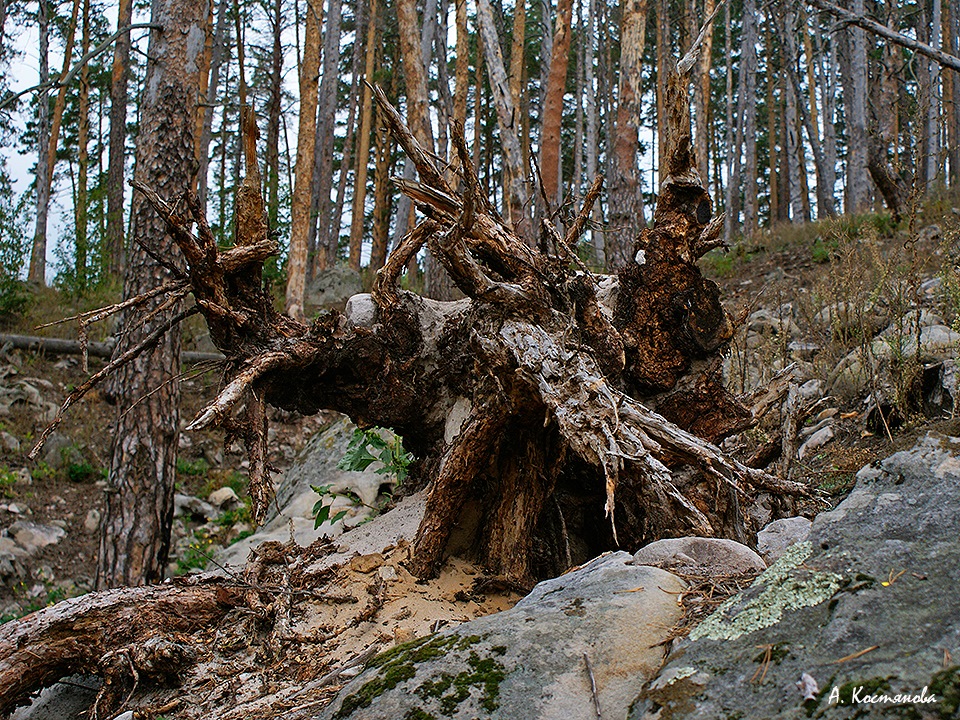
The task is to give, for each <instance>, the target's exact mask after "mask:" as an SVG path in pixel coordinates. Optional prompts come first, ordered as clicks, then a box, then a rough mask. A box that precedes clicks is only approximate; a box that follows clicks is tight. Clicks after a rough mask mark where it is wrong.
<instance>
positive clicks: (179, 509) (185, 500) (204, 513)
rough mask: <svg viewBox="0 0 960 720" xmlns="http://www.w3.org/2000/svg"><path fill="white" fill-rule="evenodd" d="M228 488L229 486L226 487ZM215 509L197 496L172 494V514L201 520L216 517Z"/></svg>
mask: <svg viewBox="0 0 960 720" xmlns="http://www.w3.org/2000/svg"><path fill="white" fill-rule="evenodd" d="M227 489H229V488H227ZM217 514H218V513H217V509H216V508H215V507H214V506H213V505H211V504H210V503H208V502H206V501H205V500H201V499H200V498H198V497H193V496H192V495H183V494H182V493H177V494H176V495H174V496H173V516H174V517H185V516H186V517H193V518H197V519H201V520H213V519H214V518H215V517H217Z"/></svg>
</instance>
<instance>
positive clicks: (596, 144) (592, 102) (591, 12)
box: [583, 0, 606, 268]
mask: <svg viewBox="0 0 960 720" xmlns="http://www.w3.org/2000/svg"><path fill="white" fill-rule="evenodd" d="M596 35H597V0H588V4H587V32H586V36H585V37H584V39H583V40H584V44H585V46H586V48H587V49H586V57H585V62H584V73H583V74H584V86H585V87H586V101H587V111H586V115H587V117H586V120H587V130H586V132H587V138H586V154H587V157H586V164H587V182H588V183H589V182H593V178H595V177H596V176H597V172H598V170H599V168H598V166H597V155H598V152H599V148H600V134H599V132H598V130H597V128H598V125H599V118H598V117H597V96H596V92H597V82H596V77H595V73H594V63H595V62H596V54H597V52H596V43H595V41H594V38H595V37H596ZM593 221H594V224H595V226H596V227H594V228H591V230H590V244H591V248H592V253H593V258H592V259H593V264H594V265H595V266H596V267H598V268H604V267H605V266H606V257H605V255H604V243H603V233H602V232H600V231H599V229H598V228H599V227H600V226H602V225H603V208H602V206H601V204H600V203H599V202H598V203H595V204H594V206H593Z"/></svg>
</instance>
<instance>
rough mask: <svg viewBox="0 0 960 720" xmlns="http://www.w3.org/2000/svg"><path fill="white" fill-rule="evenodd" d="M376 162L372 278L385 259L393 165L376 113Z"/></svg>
mask: <svg viewBox="0 0 960 720" xmlns="http://www.w3.org/2000/svg"><path fill="white" fill-rule="evenodd" d="M377 116H378V119H377V125H376V127H377V138H376V139H377V145H376V164H375V166H374V171H373V232H372V245H371V247H370V266H369V268H368V271H369V274H370V277H371V278H372V277H373V276H374V275H375V273H376V272H377V270H379V269H380V268H382V267H383V264H384V263H385V262H386V260H387V240H388V238H389V235H390V212H391V206H392V204H393V203H392V200H391V197H390V174H391V170H392V166H393V153H392V151H391V150H392V148H391V147H390V131H389V130H387V129H386V127H385V124H384V123H383V122H382V120H381V119H380V118H379V111H378V113H377Z"/></svg>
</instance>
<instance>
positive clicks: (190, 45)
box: [97, 0, 209, 588]
mask: <svg viewBox="0 0 960 720" xmlns="http://www.w3.org/2000/svg"><path fill="white" fill-rule="evenodd" d="M154 13H155V15H156V17H155V18H154V22H156V23H157V24H159V25H162V26H163V27H164V31H163V32H157V31H153V32H152V33H151V38H150V46H149V54H150V56H151V58H154V62H152V63H150V64H149V66H148V73H147V78H146V84H145V94H144V98H143V105H142V119H141V133H140V135H139V139H138V144H137V172H136V179H137V180H138V181H139V182H143V183H147V184H149V185H150V186H151V187H154V188H156V189H157V190H158V191H159V192H163V193H165V194H168V195H169V196H174V195H178V194H180V193H182V192H183V189H184V188H189V187H191V186H192V182H193V178H192V176H191V174H190V171H189V168H191V166H192V165H193V163H192V162H191V160H192V159H193V157H194V151H195V147H196V145H195V143H196V140H195V137H194V135H195V127H196V125H195V122H194V119H195V118H196V111H197V107H198V102H199V92H200V77H199V75H200V65H201V61H202V55H203V51H204V44H205V38H206V32H207V27H206V25H207V24H208V22H209V12H208V6H207V3H204V2H196V1H195V0H164V1H163V2H160V3H158V4H157V5H156V6H155V9H154ZM132 212H133V236H134V237H136V238H138V239H139V240H140V241H141V243H142V245H138V246H136V247H134V248H132V249H131V253H130V258H129V262H128V263H127V274H126V279H125V283H124V295H125V297H132V296H135V295H138V294H140V293H141V292H143V291H144V290H147V289H149V288H150V287H152V286H153V285H155V284H156V283H158V282H163V281H165V280H167V279H169V278H170V277H171V276H172V275H173V272H172V270H171V269H170V268H168V267H162V266H160V265H158V263H157V262H156V260H154V259H153V258H152V257H151V256H150V254H148V252H147V251H146V250H145V249H144V248H145V247H146V248H149V249H150V251H151V252H152V253H154V254H155V255H159V256H161V257H169V258H170V261H171V262H173V263H176V264H179V265H181V266H182V264H183V261H182V259H180V258H178V257H177V256H176V255H175V254H174V253H173V252H172V242H171V239H170V235H169V234H168V231H167V227H166V226H165V224H164V221H163V220H162V219H160V218H159V217H158V216H157V214H156V211H155V210H154V209H153V208H152V207H150V205H149V203H147V202H146V200H145V199H144V198H143V197H142V196H137V197H136V198H135V199H134V203H133V209H132ZM178 305H179V301H178V300H176V299H164V298H161V299H159V300H158V301H157V302H156V303H155V304H154V305H151V306H148V307H146V308H144V313H145V314H141V315H134V314H129V313H128V314H127V315H126V317H125V318H124V320H123V328H124V330H123V339H122V341H121V343H120V345H119V348H118V352H122V351H123V350H124V349H125V348H127V347H130V346H132V345H134V344H136V343H137V342H138V341H139V340H140V339H141V338H143V337H145V336H146V335H148V334H149V333H150V332H152V331H154V330H155V329H156V328H157V327H158V326H159V325H161V324H162V323H163V322H164V321H166V320H167V318H168V317H169V316H170V315H172V314H174V313H175V312H176V311H177V307H178ZM179 365H180V333H179V330H178V329H174V330H173V331H171V332H169V333H167V334H166V335H165V336H164V338H163V340H162V341H161V342H159V343H158V344H157V345H156V346H155V347H154V348H153V349H151V350H150V351H149V352H146V353H144V354H143V355H141V356H140V357H139V358H137V359H136V360H135V361H134V362H132V363H130V364H129V365H127V366H126V367H124V368H123V369H122V370H121V371H120V372H119V373H118V375H117V384H116V385H115V387H117V388H120V389H122V392H123V398H122V401H121V402H120V403H119V404H118V418H117V425H116V430H115V436H114V438H113V445H112V450H111V462H110V475H109V478H108V489H107V493H106V501H105V508H104V516H103V523H102V531H101V540H100V553H99V564H98V570H97V587H99V588H105V587H115V586H117V585H141V584H144V583H151V582H157V581H159V580H160V579H162V577H163V574H164V569H165V565H166V562H167V555H168V552H169V543H170V527H171V524H172V522H173V493H174V489H173V485H174V480H175V474H176V473H175V465H176V454H177V438H178V434H179V410H178V400H179V392H180V391H179V384H178V382H177V379H176V376H177V375H178V373H179V369H180V368H179ZM134 403H135V405H134ZM131 405H133V407H131Z"/></svg>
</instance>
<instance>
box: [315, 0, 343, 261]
mask: <svg viewBox="0 0 960 720" xmlns="http://www.w3.org/2000/svg"><path fill="white" fill-rule="evenodd" d="M342 9H343V3H342V2H341V0H330V2H328V3H327V20H326V29H325V31H324V33H325V34H324V36H323V77H322V79H321V80H320V98H319V110H318V114H317V139H316V155H315V159H314V169H313V178H314V179H313V186H314V187H315V188H316V190H315V192H316V195H315V196H314V197H313V205H314V208H315V211H314V214H315V215H316V219H311V222H310V236H311V239H310V249H311V251H312V257H311V258H310V264H309V268H308V270H307V274H308V276H311V277H312V276H313V274H314V272H315V271H317V270H325V269H326V268H327V267H328V266H329V265H330V260H331V259H332V258H336V252H337V248H336V247H335V246H334V247H331V245H332V244H333V243H334V241H333V239H332V238H330V237H329V236H328V235H327V234H326V233H324V234H323V235H321V234H320V233H321V232H322V231H324V230H325V229H326V228H328V227H330V213H331V210H332V207H331V200H330V192H331V189H332V188H333V144H334V134H335V132H336V126H337V122H336V120H337V117H336V113H337V89H338V85H339V82H340V72H339V68H338V65H339V63H340V21H341V17H342V12H341V11H342Z"/></svg>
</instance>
